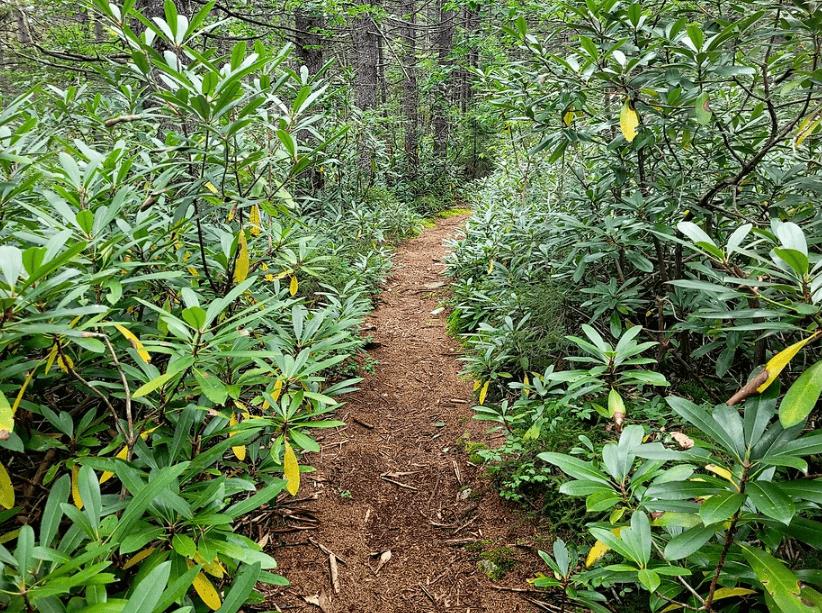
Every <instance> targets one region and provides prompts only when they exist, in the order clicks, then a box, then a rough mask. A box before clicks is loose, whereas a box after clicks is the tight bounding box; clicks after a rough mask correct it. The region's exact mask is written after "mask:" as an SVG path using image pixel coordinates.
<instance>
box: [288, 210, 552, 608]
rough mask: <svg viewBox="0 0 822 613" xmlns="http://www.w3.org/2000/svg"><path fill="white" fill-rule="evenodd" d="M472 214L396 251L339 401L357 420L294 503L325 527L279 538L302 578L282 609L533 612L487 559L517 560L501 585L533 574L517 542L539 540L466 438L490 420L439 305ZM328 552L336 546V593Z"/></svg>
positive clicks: (292, 572)
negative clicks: (476, 417) (363, 365)
mask: <svg viewBox="0 0 822 613" xmlns="http://www.w3.org/2000/svg"><path fill="white" fill-rule="evenodd" d="M464 221H465V219H464V218H462V217H454V218H450V219H441V220H438V221H437V224H436V226H435V227H433V228H430V229H428V230H426V231H425V232H424V233H423V234H422V236H420V237H419V238H416V239H414V240H411V241H408V242H406V243H404V244H403V245H402V246H401V247H400V248H399V250H398V252H397V254H396V256H395V259H394V269H393V271H392V274H391V276H390V277H389V279H388V281H387V283H386V286H385V287H384V291H383V293H382V294H381V296H380V301H379V305H378V308H377V309H376V311H375V312H374V313H373V314H372V315H371V317H370V318H369V320H368V322H367V324H366V326H365V330H366V332H367V333H368V334H371V335H372V336H373V346H374V347H375V348H374V349H372V350H371V351H370V354H371V356H372V357H373V358H374V359H375V360H377V363H376V372H375V374H373V375H369V376H367V377H366V380H365V381H363V383H362V384H361V385H360V390H359V391H358V392H357V393H355V394H353V395H352V396H350V397H348V398H347V401H348V404H347V405H345V406H344V407H343V408H342V409H341V410H340V412H339V415H340V417H341V418H342V419H344V420H345V421H346V422H347V426H346V427H345V428H341V429H340V430H338V431H335V432H329V433H327V434H326V436H325V437H324V438H323V440H322V441H321V443H322V447H323V448H322V452H321V453H319V454H314V455H312V456H310V457H309V459H308V461H309V462H310V463H311V464H312V465H313V466H314V467H315V468H316V469H317V472H315V473H308V474H305V475H304V479H303V483H304V486H303V489H302V490H301V491H300V494H299V496H300V497H301V498H304V497H312V496H315V495H316V499H314V500H309V501H308V502H305V503H301V504H300V506H299V507H296V508H295V510H294V512H295V513H298V514H299V513H300V512H303V513H308V514H310V515H311V516H313V517H314V518H316V520H317V522H318V523H317V524H316V529H312V530H297V531H291V532H285V533H284V534H283V535H282V536H281V540H280V542H279V545H280V546H277V547H276V548H275V550H274V554H275V556H276V558H277V560H278V561H279V564H280V570H279V572H281V573H282V574H283V575H285V576H286V577H288V578H289V579H290V580H291V582H292V587H290V588H286V589H284V590H283V591H281V592H280V593H278V594H276V595H273V600H274V601H275V602H277V603H278V604H279V605H280V606H281V607H282V609H283V610H284V611H287V610H294V611H306V612H309V611H311V612H320V613H332V612H333V613H342V612H345V613H353V612H362V613H366V612H367V613H377V612H379V613H394V612H396V613H399V612H403V613H405V612H413V611H461V612H468V613H471V612H481V611H488V612H494V613H509V612H519V611H533V610H536V609H535V608H534V606H533V605H531V604H529V603H528V602H527V601H526V600H524V599H523V598H522V597H521V596H522V595H521V594H517V593H514V592H510V591H503V590H499V589H495V588H494V587H493V584H494V582H493V581H491V580H490V579H489V578H488V577H487V576H486V574H484V573H483V572H482V571H481V570H480V569H479V568H478V561H479V556H480V555H481V552H482V551H486V552H487V551H489V550H496V549H499V551H502V552H503V553H504V556H505V557H506V559H507V562H508V563H509V564H510V565H512V566H514V569H513V570H512V571H511V572H510V573H509V574H508V575H506V576H505V577H504V578H502V579H500V580H499V583H501V584H507V585H518V586H522V585H523V580H524V578H525V577H527V576H528V573H529V572H533V569H534V568H535V560H536V559H537V558H536V556H535V552H533V551H528V549H527V548H521V547H520V546H518V545H519V544H522V543H526V542H527V543H530V542H531V537H532V536H533V530H534V529H533V527H531V525H530V522H529V520H528V519H527V518H525V517H524V516H520V515H519V514H518V513H517V512H516V511H513V510H511V509H510V508H506V507H505V506H503V504H502V502H501V501H500V499H499V497H498V496H497V494H496V493H495V492H494V490H493V488H491V487H490V484H489V483H488V482H487V481H486V480H484V479H483V478H482V476H481V474H480V473H479V471H478V470H477V469H476V468H474V467H473V466H472V465H471V464H470V463H469V462H468V457H467V455H466V453H465V451H464V449H463V447H464V445H462V444H461V443H460V440H459V439H461V437H464V436H465V435H466V433H468V436H469V437H470V438H471V440H483V436H484V435H483V432H484V431H485V429H486V428H485V427H484V426H482V425H481V424H479V423H478V422H476V421H472V420H471V408H470V406H471V404H470V403H471V398H472V395H471V385H470V383H467V382H465V381H463V380H461V379H460V378H459V376H458V373H459V370H460V364H459V362H458V361H457V356H458V350H459V345H458V344H457V343H456V342H455V341H454V340H453V339H451V338H450V337H448V336H447V334H446V331H445V321H444V317H445V315H444V314H438V315H436V316H434V315H432V311H433V310H434V309H436V307H437V303H438V301H439V300H440V299H441V298H442V295H443V294H442V292H444V291H447V289H446V287H447V286H446V284H445V281H446V279H445V278H444V277H443V276H442V271H443V268H444V263H443V260H444V257H445V255H446V253H447V250H446V246H445V245H444V241H445V240H446V239H447V238H449V237H453V236H455V235H456V233H457V232H458V231H459V228H460V226H461V225H462V223H463V222H464ZM292 525H293V524H292ZM274 528H276V526H275V527H274ZM272 536H273V535H272ZM272 544H273V539H272ZM387 551H390V559H388V555H389V554H387V553H385V552H387ZM329 552H333V553H334V554H335V556H336V557H338V558H339V559H338V560H337V562H336V566H337V577H338V588H339V591H338V592H337V591H335V588H334V585H333V583H332V579H331V570H330V561H329ZM521 560H527V563H522V564H518V565H517V561H521Z"/></svg>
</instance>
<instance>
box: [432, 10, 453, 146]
mask: <svg viewBox="0 0 822 613" xmlns="http://www.w3.org/2000/svg"><path fill="white" fill-rule="evenodd" d="M445 7H446V2H445V0H439V23H440V26H439V30H438V32H437V36H436V38H435V43H434V44H435V47H436V50H437V60H438V63H439V67H440V71H441V72H442V74H443V77H442V81H441V82H440V83H439V87H438V88H437V92H436V98H435V100H434V108H433V110H432V113H433V124H434V156H435V157H436V158H437V159H439V160H441V161H443V162H444V161H445V158H446V156H447V155H448V135H449V132H450V123H449V121H448V107H449V104H448V100H449V96H448V89H449V86H450V82H451V75H450V69H451V61H450V59H449V56H450V54H451V47H452V44H453V40H454V13H452V12H451V11H449V10H447V9H446V8H445Z"/></svg>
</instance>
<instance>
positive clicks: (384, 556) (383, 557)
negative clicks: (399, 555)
mask: <svg viewBox="0 0 822 613" xmlns="http://www.w3.org/2000/svg"><path fill="white" fill-rule="evenodd" d="M378 555H379V556H380V559H379V560H378V561H377V567H376V568H375V569H374V574H375V575H378V574H379V573H380V571H381V570H382V567H383V566H385V565H386V564H387V563H388V560H390V559H391V550H390V549H386V550H385V551H383V552H382V553H379V552H374V553H372V554H371V557H372V558H374V557H377V556H378Z"/></svg>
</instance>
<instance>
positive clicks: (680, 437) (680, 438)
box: [671, 432, 694, 449]
mask: <svg viewBox="0 0 822 613" xmlns="http://www.w3.org/2000/svg"><path fill="white" fill-rule="evenodd" d="M671 437H673V439H674V440H675V441H676V442H677V444H678V445H679V446H680V447H682V448H683V449H690V448H691V447H693V446H694V439H692V438H691V437H690V436H688V435H687V434H685V433H684V432H671Z"/></svg>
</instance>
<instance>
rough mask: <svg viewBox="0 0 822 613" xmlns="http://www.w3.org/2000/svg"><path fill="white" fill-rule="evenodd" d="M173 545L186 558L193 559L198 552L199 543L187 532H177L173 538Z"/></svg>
mask: <svg viewBox="0 0 822 613" xmlns="http://www.w3.org/2000/svg"><path fill="white" fill-rule="evenodd" d="M171 546H172V548H173V549H174V551H176V552H177V553H179V554H180V555H181V556H183V557H184V558H189V559H193V558H194V556H195V555H196V553H197V543H195V542H194V539H193V538H191V537H190V536H188V535H187V534H175V535H174V537H173V538H172V539H171Z"/></svg>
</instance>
